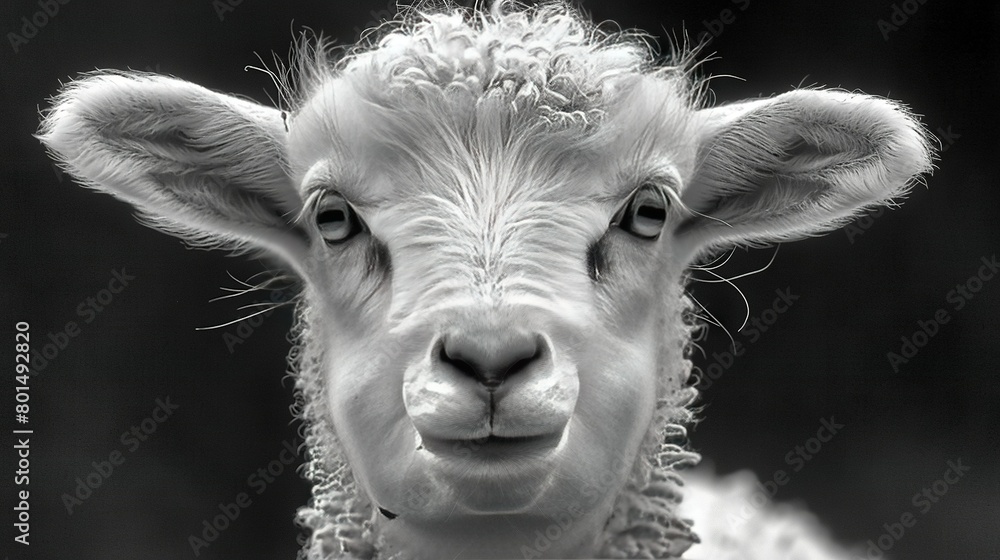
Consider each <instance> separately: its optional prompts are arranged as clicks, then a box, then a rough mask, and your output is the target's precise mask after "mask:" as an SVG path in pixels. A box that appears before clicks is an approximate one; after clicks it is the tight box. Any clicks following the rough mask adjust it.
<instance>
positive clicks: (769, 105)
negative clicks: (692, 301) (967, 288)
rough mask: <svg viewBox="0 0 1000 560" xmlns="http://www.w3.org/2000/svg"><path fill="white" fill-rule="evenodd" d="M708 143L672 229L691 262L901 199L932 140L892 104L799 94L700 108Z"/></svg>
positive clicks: (821, 227)
mask: <svg viewBox="0 0 1000 560" xmlns="http://www.w3.org/2000/svg"><path fill="white" fill-rule="evenodd" d="M699 116H700V117H701V118H702V119H703V120H702V127H701V129H702V131H703V132H702V136H701V138H700V139H699V146H698V157H697V164H696V168H695V171H694V174H693V176H692V177H691V179H690V180H689V181H688V184H687V186H686V187H685V189H684V191H683V192H682V193H681V201H682V202H683V203H684V206H686V207H687V209H689V210H690V211H691V214H690V216H689V218H688V219H686V220H685V221H683V222H682V223H681V224H680V226H679V227H678V229H677V231H676V232H675V239H676V242H677V246H678V254H679V255H680V256H681V258H682V259H684V260H685V262H690V261H691V260H693V259H695V258H697V257H698V256H699V255H701V254H704V253H706V252H709V251H711V250H713V249H718V248H721V247H724V246H727V245H734V244H749V245H756V244H765V243H771V242H776V241H786V240H793V239H799V238H802V237H805V236H808V235H814V234H817V233H820V232H823V231H828V230H830V229H833V228H836V227H839V226H840V225H843V224H844V223H845V222H847V221H848V220H850V219H851V218H852V217H853V216H855V215H856V214H857V213H858V212H859V211H861V210H863V209H865V208H867V207H871V206H874V205H878V204H884V203H886V202H888V201H890V200H891V199H892V198H894V197H897V196H900V195H903V194H905V193H906V192H907V190H908V189H909V187H910V186H911V185H912V184H913V183H914V181H915V180H917V179H919V176H920V174H922V173H926V172H928V171H930V169H931V163H930V159H931V151H930V147H929V144H928V136H927V134H926V132H925V131H924V130H923V128H922V127H921V126H920V125H919V124H918V123H917V122H916V121H915V120H914V118H913V117H912V116H911V115H910V114H909V113H908V112H907V111H906V110H905V109H904V108H903V107H901V106H900V105H898V104H896V103H893V102H891V101H888V100H885V99H881V98H876V97H871V96H866V95H857V94H850V93H845V92H838V91H816V90H797V91H792V92H789V93H786V94H783V95H779V96H777V97H773V98H769V99H760V100H754V101H748V102H744V103H738V104H733V105H724V106H720V107H716V108H711V109H703V110H701V111H699Z"/></svg>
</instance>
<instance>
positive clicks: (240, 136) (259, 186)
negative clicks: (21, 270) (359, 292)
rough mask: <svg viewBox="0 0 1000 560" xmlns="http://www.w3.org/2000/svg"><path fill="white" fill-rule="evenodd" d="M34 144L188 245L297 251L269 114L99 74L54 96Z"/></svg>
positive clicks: (286, 181) (278, 127) (167, 84)
mask: <svg viewBox="0 0 1000 560" xmlns="http://www.w3.org/2000/svg"><path fill="white" fill-rule="evenodd" d="M37 137H38V138H39V139H40V140H41V141H42V143H43V144H45V146H46V147H47V148H48V149H49V150H50V151H51V153H52V154H53V156H54V157H55V159H57V160H58V161H59V162H60V164H61V165H62V166H63V167H64V168H65V169H66V171H67V172H68V173H69V174H71V175H73V176H74V177H76V178H77V179H78V180H80V181H81V182H82V183H83V184H85V185H86V186H88V187H91V188H94V189H97V190H100V191H104V192H107V193H110V194H113V195H114V196H116V197H118V198H120V199H122V200H125V201H127V202H129V203H131V204H132V205H133V206H135V207H136V208H137V209H138V210H139V211H140V214H141V215H142V216H143V217H144V218H146V219H147V220H148V222H149V223H150V225H152V226H153V227H156V228H158V229H162V230H165V231H167V232H169V233H172V234H175V235H178V236H180V237H183V238H185V239H186V240H188V241H189V242H191V243H193V244H195V245H201V246H212V247H223V248H228V249H245V248H248V247H261V248H266V249H270V250H272V251H274V252H276V253H278V254H279V255H280V256H284V257H286V258H287V257H288V256H289V254H290V253H293V252H296V251H298V250H301V247H302V245H303V241H302V235H301V233H302V232H300V231H296V226H295V224H294V221H295V219H296V217H297V216H298V214H299V212H300V211H301V210H302V206H303V203H302V198H301V196H300V195H299V193H298V191H297V189H296V188H295V186H294V185H293V184H292V181H291V179H290V177H289V175H288V173H287V171H286V169H287V157H286V152H285V138H286V132H285V128H284V123H283V119H282V116H281V113H280V112H279V111H278V110H276V109H273V108H269V107H264V106H262V105H258V104H256V103H253V102H250V101H245V100H242V99H237V98H235V97H231V96H228V95H223V94H220V93H216V92H213V91H210V90H208V89H205V88H203V87H200V86H197V85H195V84H192V83H189V82H185V81H183V80H178V79H174V78H167V77H163V76H156V75H151V74H144V73H97V74H91V75H88V76H86V77H84V78H82V79H80V80H77V81H74V82H72V83H70V84H69V85H68V86H66V87H65V88H64V89H63V91H62V92H61V93H59V95H57V96H56V97H55V99H54V101H53V105H52V107H51V108H50V109H49V110H48V112H47V113H46V114H45V118H44V120H43V121H42V124H41V127H40V129H39V133H38V135H37Z"/></svg>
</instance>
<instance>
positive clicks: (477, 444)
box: [423, 433, 563, 463]
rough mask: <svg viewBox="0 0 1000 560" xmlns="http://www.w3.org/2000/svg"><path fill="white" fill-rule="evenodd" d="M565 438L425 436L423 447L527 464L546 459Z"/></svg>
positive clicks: (445, 454)
mask: <svg viewBox="0 0 1000 560" xmlns="http://www.w3.org/2000/svg"><path fill="white" fill-rule="evenodd" d="M562 439H563V433H556V434H543V435H536V436H523V437H504V436H498V435H493V434H491V435H489V436H487V437H484V438H476V439H437V438H424V439H423V446H424V448H425V449H426V450H427V451H428V452H430V453H431V454H433V455H435V456H437V457H440V458H443V459H458V460H462V461H466V462H473V463H475V462H482V463H505V462H515V463H524V462H531V461H533V460H538V459H544V458H545V457H547V456H548V455H550V454H551V453H552V452H553V451H554V450H555V449H556V448H557V447H558V446H559V443H560V442H561V441H562Z"/></svg>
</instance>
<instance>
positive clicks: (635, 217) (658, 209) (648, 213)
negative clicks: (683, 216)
mask: <svg viewBox="0 0 1000 560" xmlns="http://www.w3.org/2000/svg"><path fill="white" fill-rule="evenodd" d="M666 222H667V198H666V197H665V196H664V195H663V191H661V190H660V189H658V188H657V187H655V186H653V185H643V186H642V187H639V190H637V191H636V192H635V194H633V195H632V198H631V199H630V200H629V201H628V203H627V204H626V205H625V207H624V208H622V209H621V210H620V211H619V212H618V215H617V216H615V219H614V221H612V225H617V226H618V227H620V228H621V229H623V230H625V231H627V232H629V233H631V234H632V235H634V236H636V237H641V238H643V239H656V237H657V236H659V235H660V231H662V230H663V225H664V224H666Z"/></svg>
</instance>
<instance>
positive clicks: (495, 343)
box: [438, 333, 544, 390]
mask: <svg viewBox="0 0 1000 560" xmlns="http://www.w3.org/2000/svg"><path fill="white" fill-rule="evenodd" d="M541 340H542V338H541V337H540V336H510V337H507V338H498V337H489V338H485V337H473V336H469V335H467V334H464V333H459V334H455V335H452V336H449V337H447V338H446V339H444V340H443V341H441V342H440V348H439V350H438V359H439V360H440V361H441V362H442V363H445V364H449V365H451V366H452V367H453V368H455V369H457V370H458V371H459V372H461V373H463V374H464V375H467V376H469V377H472V378H474V379H476V380H477V381H479V382H480V383H481V384H482V385H483V386H485V387H486V388H487V389H490V390H493V389H496V388H497V387H499V386H500V385H501V384H502V383H503V382H504V380H506V379H507V378H508V377H509V376H511V375H514V374H517V373H520V372H523V371H524V370H527V369H528V368H529V367H530V366H531V364H532V363H534V362H535V361H536V360H538V359H539V358H540V357H541V356H542V350H543V348H544V345H543V343H542V342H541Z"/></svg>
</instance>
